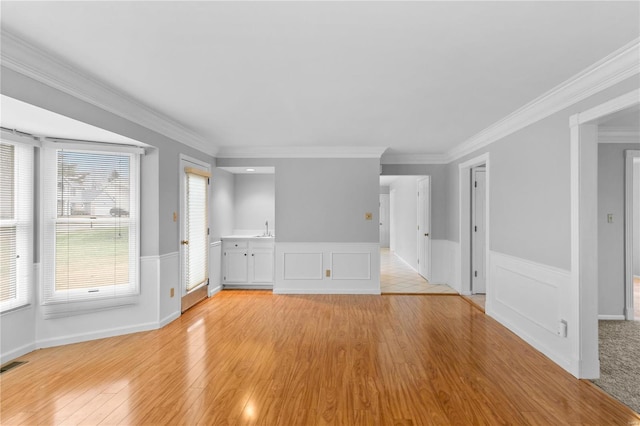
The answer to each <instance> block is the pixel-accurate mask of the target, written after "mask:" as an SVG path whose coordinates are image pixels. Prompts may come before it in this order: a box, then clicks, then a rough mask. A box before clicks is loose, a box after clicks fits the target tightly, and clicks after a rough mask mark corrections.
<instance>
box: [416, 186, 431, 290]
mask: <svg viewBox="0 0 640 426" xmlns="http://www.w3.org/2000/svg"><path fill="white" fill-rule="evenodd" d="M424 181H427V182H428V185H427V186H428V191H427V195H426V198H425V199H424V200H423V201H426V203H427V210H428V211H427V212H426V213H427V220H426V221H425V223H423V225H425V226H426V227H427V229H428V232H427V234H428V235H427V236H426V238H427V253H426V255H425V256H424V257H425V259H421V258H420V253H421V250H420V248H421V246H422V238H423V237H422V234H423V233H424V229H421V228H420V224H421V223H422V218H421V217H420V212H421V211H422V209H421V206H420V198H421V197H420V183H421V182H424ZM416 187H417V189H418V191H417V192H418V195H417V197H418V199H417V200H416V205H417V208H418V212H417V219H418V232H417V233H416V236H417V239H418V241H417V243H418V256H417V257H418V274H420V275H421V276H422V277H423V278H424V279H426V280H427V281H430V280H431V276H432V275H433V274H432V273H431V239H432V235H431V234H432V232H431V176H429V175H425V176H421V177H418V179H417V181H416ZM423 213H424V211H423ZM422 261H424V264H426V265H427V266H426V268H427V270H426V271H425V274H424V275H423V274H422V272H423V270H422V265H423V263H421V262H422Z"/></svg>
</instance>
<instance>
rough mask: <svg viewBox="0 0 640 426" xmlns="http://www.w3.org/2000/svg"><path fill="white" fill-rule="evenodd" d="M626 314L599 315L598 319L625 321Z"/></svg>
mask: <svg viewBox="0 0 640 426" xmlns="http://www.w3.org/2000/svg"><path fill="white" fill-rule="evenodd" d="M625 319H626V318H625V317H624V315H598V321H624V320H625Z"/></svg>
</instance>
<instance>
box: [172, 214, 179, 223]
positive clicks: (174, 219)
mask: <svg viewBox="0 0 640 426" xmlns="http://www.w3.org/2000/svg"><path fill="white" fill-rule="evenodd" d="M173 221H174V222H177V221H178V213H176V212H173Z"/></svg>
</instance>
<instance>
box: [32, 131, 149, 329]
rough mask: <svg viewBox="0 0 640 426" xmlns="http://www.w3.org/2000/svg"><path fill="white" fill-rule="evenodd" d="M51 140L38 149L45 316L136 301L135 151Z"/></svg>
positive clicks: (137, 259) (136, 171)
mask: <svg viewBox="0 0 640 426" xmlns="http://www.w3.org/2000/svg"><path fill="white" fill-rule="evenodd" d="M51 145H53V146H49V145H47V148H44V149H43V153H44V155H43V161H44V168H45V176H46V179H45V184H44V217H45V225H44V239H45V241H44V255H43V273H44V274H43V275H44V285H43V305H45V309H44V311H45V317H52V316H59V315H69V314H74V313H82V312H84V311H87V310H88V311H92V310H96V309H101V308H108V307H111V306H120V305H122V304H129V303H135V300H136V299H135V298H132V296H135V295H137V294H138V293H139V278H138V273H139V272H138V269H139V268H138V262H139V247H138V240H139V237H138V228H139V226H138V223H139V218H138V162H139V160H138V155H136V154H131V153H118V152H101V151H93V150H87V147H86V145H83V146H82V149H73V148H72V147H71V148H63V149H59V148H56V147H55V144H51ZM47 305H48V306H49V307H46V306H47Z"/></svg>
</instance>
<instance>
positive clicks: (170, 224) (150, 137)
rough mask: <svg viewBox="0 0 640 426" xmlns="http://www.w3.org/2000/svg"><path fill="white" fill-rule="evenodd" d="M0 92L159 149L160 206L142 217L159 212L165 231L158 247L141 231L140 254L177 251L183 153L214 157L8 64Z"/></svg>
mask: <svg viewBox="0 0 640 426" xmlns="http://www.w3.org/2000/svg"><path fill="white" fill-rule="evenodd" d="M0 91H1V92H2V94H4V95H7V96H10V97H12V98H15V99H18V100H21V101H23V102H27V103H30V104H32V105H36V106H39V107H41V108H44V109H48V110H50V111H53V112H56V113H58V114H62V115H65V116H67V117H70V118H73V119H75V120H79V121H82V122H84V123H88V124H91V125H94V126H96V127H100V128H102V129H106V130H109V131H112V132H114V133H118V134H120V135H123V136H126V137H129V138H131V139H135V140H138V141H140V142H144V143H146V144H149V145H151V146H153V147H156V148H158V155H159V157H158V171H159V176H158V179H157V181H158V187H159V201H158V204H157V205H151V206H147V205H144V204H142V206H141V217H143V218H144V217H149V216H151V215H157V216H158V225H159V227H160V229H161V230H162V232H161V233H160V235H159V241H158V242H157V244H158V247H159V248H156V247H154V246H153V245H154V244H155V242H147V241H146V239H147V238H152V239H154V238H156V236H154V235H145V234H144V233H143V232H141V248H142V250H143V251H141V255H142V256H148V255H154V254H166V253H172V252H176V251H178V243H179V241H178V240H179V223H178V222H174V221H173V212H178V211H179V206H180V199H179V192H178V186H179V178H178V172H179V168H180V167H179V162H180V154H181V153H182V154H186V155H188V156H190V157H193V158H197V159H199V160H202V161H205V162H207V163H209V164H211V165H214V164H215V160H214V158H213V157H211V156H209V155H207V154H203V153H202V152H200V151H198V150H195V149H193V148H190V147H188V146H186V145H183V144H181V143H179V142H177V141H175V140H173V139H170V138H167V137H166V136H164V135H161V134H159V133H156V132H154V131H152V130H149V129H147V128H146V127H143V126H140V125H138V124H135V123H133V122H131V121H129V120H126V119H124V118H122V117H120V116H117V115H115V114H112V113H110V112H107V111H105V110H103V109H101V108H98V107H96V106H93V105H91V104H89V103H87V102H84V101H81V100H80V99H78V98H75V97H73V96H70V95H67V94H66V93H63V92H61V91H59V90H56V89H53V88H51V87H49V86H47V85H44V84H42V83H39V82H37V81H35V80H33V79H31V78H29V77H25V76H24V75H22V74H19V73H16V72H14V71H12V70H10V69H7V68H5V67H2V81H1V89H0ZM143 167H144V164H143ZM143 231H144V228H143Z"/></svg>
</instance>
